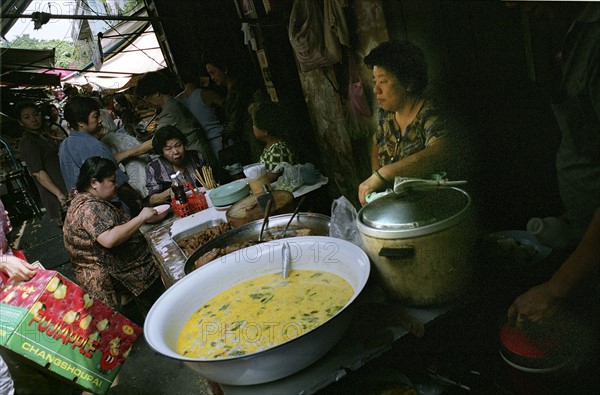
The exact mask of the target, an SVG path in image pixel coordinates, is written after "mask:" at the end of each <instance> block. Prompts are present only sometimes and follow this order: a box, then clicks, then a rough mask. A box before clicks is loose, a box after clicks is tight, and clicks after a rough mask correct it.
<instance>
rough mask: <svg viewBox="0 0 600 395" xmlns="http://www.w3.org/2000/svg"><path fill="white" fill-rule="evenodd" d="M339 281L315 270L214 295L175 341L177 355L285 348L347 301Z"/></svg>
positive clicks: (222, 354)
mask: <svg viewBox="0 0 600 395" xmlns="http://www.w3.org/2000/svg"><path fill="white" fill-rule="evenodd" d="M353 294H354V290H353V289H352V286H351V285H350V284H348V282H347V281H346V280H344V279H343V278H341V277H340V276H338V275H336V274H333V273H329V272H324V271H316V270H292V271H291V272H290V275H289V276H288V278H285V279H284V278H282V277H281V273H273V274H267V275H263V276H259V277H256V278H253V279H251V280H247V281H245V282H242V283H240V284H237V285H235V286H233V287H231V288H229V289H227V290H226V291H224V292H222V293H220V294H218V295H217V296H215V297H214V298H212V299H210V300H209V301H208V302H206V304H204V305H203V306H202V307H201V308H200V309H199V310H198V311H196V312H195V313H194V314H192V316H191V317H190V319H189V320H188V321H187V322H186V323H185V325H184V326H183V329H182V330H181V333H180V334H179V338H178V341H177V352H179V353H180V354H181V355H184V356H187V357H192V358H201V359H220V358H230V357H236V356H241V355H247V354H251V353H254V352H257V351H262V350H265V349H268V348H271V347H273V346H276V345H278V344H281V343H285V342H287V341H289V340H292V339H294V338H296V337H298V336H301V335H303V334H304V333H307V332H309V331H311V330H312V329H314V328H316V327H318V326H319V325H321V324H322V323H324V322H325V321H327V320H328V319H330V318H331V317H333V316H334V315H335V314H336V313H337V312H338V311H339V310H341V309H342V308H343V307H344V306H345V305H346V303H348V301H349V300H350V298H352V295H353Z"/></svg>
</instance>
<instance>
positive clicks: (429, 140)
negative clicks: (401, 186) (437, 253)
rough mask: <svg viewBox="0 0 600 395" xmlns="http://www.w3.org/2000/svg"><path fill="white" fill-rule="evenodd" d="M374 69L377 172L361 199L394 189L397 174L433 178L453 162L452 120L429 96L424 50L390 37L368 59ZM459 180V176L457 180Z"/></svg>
mask: <svg viewBox="0 0 600 395" xmlns="http://www.w3.org/2000/svg"><path fill="white" fill-rule="evenodd" d="M364 62H365V64H367V66H369V68H371V69H372V70H373V81H374V88H373V92H374V93H375V95H376V97H377V103H378V104H379V106H380V107H381V108H380V109H379V113H378V127H377V131H376V132H375V134H374V135H373V142H372V147H371V169H372V171H373V174H372V175H371V176H370V177H369V178H367V179H366V180H365V181H363V182H362V183H361V184H360V185H359V187H358V198H359V200H360V203H361V204H362V205H365V204H366V200H365V198H366V196H367V195H368V194H369V193H371V192H374V191H380V190H384V189H386V188H387V187H392V186H393V183H394V178H395V177H396V176H403V177H417V178H430V176H431V175H432V174H433V173H436V172H442V171H447V172H448V173H449V176H450V177H453V178H454V177H457V175H456V174H454V173H452V172H451V169H448V168H447V166H449V165H451V161H450V156H451V155H450V154H449V146H448V138H447V137H446V136H447V135H448V133H449V130H448V122H447V120H446V118H445V116H444V112H443V111H441V109H440V108H438V107H437V106H436V105H434V104H433V103H432V101H431V100H429V99H428V98H426V96H425V87H426V85H427V80H428V76H427V63H426V62H425V56H424V55H423V52H422V51H421V49H420V48H418V47H417V46H415V45H414V44H412V43H410V42H408V41H388V42H385V43H382V44H380V45H379V46H377V47H376V48H374V49H373V50H372V51H371V52H370V53H369V54H368V55H367V56H366V57H365V59H364ZM455 179H456V178H455Z"/></svg>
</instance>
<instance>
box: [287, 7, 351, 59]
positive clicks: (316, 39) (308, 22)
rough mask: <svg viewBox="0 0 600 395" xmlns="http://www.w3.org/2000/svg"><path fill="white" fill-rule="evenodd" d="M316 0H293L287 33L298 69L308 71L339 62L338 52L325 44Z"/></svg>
mask: <svg viewBox="0 0 600 395" xmlns="http://www.w3.org/2000/svg"><path fill="white" fill-rule="evenodd" d="M322 12H323V11H322V10H321V8H320V6H319V4H318V3H317V2H316V1H306V0H295V1H294V6H293V8H292V12H291V14H290V24H289V27H288V34H289V39H290V43H291V44H292V48H293V49H294V53H295V55H296V59H297V60H298V64H299V66H300V71H310V70H315V69H319V68H322V67H325V66H330V65H332V64H335V63H337V62H339V61H340V60H341V59H342V57H341V51H340V53H339V56H338V54H336V53H331V52H329V51H328V49H327V47H326V45H325V37H324V34H325V25H324V22H323V14H322Z"/></svg>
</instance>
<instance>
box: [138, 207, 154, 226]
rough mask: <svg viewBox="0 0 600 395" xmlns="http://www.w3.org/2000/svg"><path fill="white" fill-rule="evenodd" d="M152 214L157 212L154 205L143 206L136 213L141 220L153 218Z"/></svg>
mask: <svg viewBox="0 0 600 395" xmlns="http://www.w3.org/2000/svg"><path fill="white" fill-rule="evenodd" d="M154 216H158V212H157V211H156V209H155V208H154V207H144V208H143V209H142V211H140V213H139V214H138V217H139V218H140V219H141V220H142V221H143V222H146V221H148V220H149V219H153V218H154Z"/></svg>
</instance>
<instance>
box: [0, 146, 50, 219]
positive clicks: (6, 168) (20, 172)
mask: <svg viewBox="0 0 600 395" xmlns="http://www.w3.org/2000/svg"><path fill="white" fill-rule="evenodd" d="M0 151H1V157H0V160H1V162H0V165H1V166H0V184H2V185H4V186H5V187H6V194H5V195H4V196H2V199H3V201H4V202H5V204H6V205H7V208H8V211H9V213H10V215H11V216H15V218H19V219H26V218H31V217H32V216H39V215H41V214H42V210H41V209H40V207H39V206H38V204H37V202H36V201H35V199H34V198H33V196H32V193H31V188H32V185H31V183H30V182H29V180H28V173H27V168H26V167H25V166H23V165H22V164H21V163H20V162H19V161H18V160H17V159H16V158H15V156H14V153H13V151H12V149H11V147H10V145H9V144H8V143H7V142H6V141H4V140H3V139H2V138H0ZM2 189H4V188H2Z"/></svg>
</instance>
